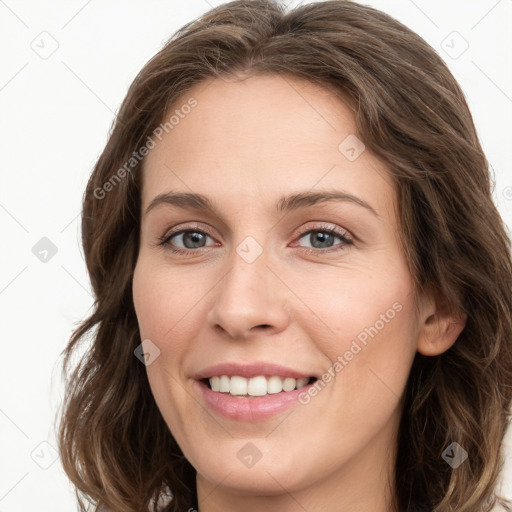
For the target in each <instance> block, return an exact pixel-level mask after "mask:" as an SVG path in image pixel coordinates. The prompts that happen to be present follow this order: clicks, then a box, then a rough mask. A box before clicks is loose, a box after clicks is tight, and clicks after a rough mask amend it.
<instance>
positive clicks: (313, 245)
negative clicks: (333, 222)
mask: <svg viewBox="0 0 512 512" xmlns="http://www.w3.org/2000/svg"><path fill="white" fill-rule="evenodd" d="M336 239H338V240H339V241H340V242H341V243H338V244H336ZM300 240H305V242H306V243H309V244H310V245H309V248H308V246H306V247H305V248H306V252H308V253H309V252H330V251H331V250H334V251H337V250H342V249H343V248H345V247H346V246H347V245H350V244H352V239H351V238H350V235H349V234H348V233H347V232H346V231H342V230H339V229H336V228H332V227H329V226H323V227H322V226H319V227H317V228H315V229H310V230H308V231H306V232H304V233H303V234H302V235H301V236H300V238H299V242H300ZM326 249H327V250H326Z"/></svg>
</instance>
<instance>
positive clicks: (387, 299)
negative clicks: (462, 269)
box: [302, 264, 418, 420]
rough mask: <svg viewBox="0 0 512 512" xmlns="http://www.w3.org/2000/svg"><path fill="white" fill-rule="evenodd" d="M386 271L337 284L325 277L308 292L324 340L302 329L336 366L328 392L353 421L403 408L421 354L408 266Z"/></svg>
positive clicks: (329, 371) (328, 373)
mask: <svg viewBox="0 0 512 512" xmlns="http://www.w3.org/2000/svg"><path fill="white" fill-rule="evenodd" d="M387 268H388V271H387V272H379V273H371V272H367V273H365V274H363V273H357V274H356V273H354V274H352V275H351V276H349V274H348V272H347V276H346V279H340V280H336V281H333V280H332V279H329V278H328V276H326V277H325V278H321V279H317V280H316V283H315V287H314V288H311V287H310V288H309V290H310V291H309V296H308V305H311V309H312V311H313V313H314V315H315V316H317V317H319V318H320V319H321V320H322V323H323V324H324V326H325V328H324V329H323V332H324V333H325V336H319V333H318V331H314V330H313V329H309V330H308V326H307V324H306V323H304V324H302V327H303V328H304V329H305V330H308V334H309V337H310V338H311V339H312V340H315V343H316V348H317V350H319V351H320V352H322V353H323V354H324V355H325V356H327V359H328V360H329V361H331V365H330V366H328V367H326V368H324V378H325V381H324V382H325V383H326V388H327V387H329V388H330V393H333V394H334V395H335V398H334V397H333V398H334V400H335V401H336V403H342V404H344V406H345V407H344V408H343V409H344V412H343V414H344V415H346V414H348V415H349V416H350V415H352V414H353V415H354V418H353V419H354V420H356V417H357V416H358V415H359V420H360V415H361V414H363V415H366V414H368V412H369V411H372V412H375V413H377V412H378V411H380V413H382V414H383V415H387V414H389V413H390V412H391V411H392V410H393V409H394V408H395V407H396V405H398V400H399V397H400V396H401V395H402V393H403V390H404V389H405V385H406V382H407V377H408V375H409V371H410V367H411V365H412V361H413V359H414V355H415V353H416V339H417V334H418V333H417V326H416V324H415V321H414V318H415V317H414V300H413V298H414V295H413V293H412V289H413V284H412V280H411V278H410V275H409V273H408V270H407V267H405V266H402V265H400V266H399V265H396V264H395V266H394V267H393V266H391V265H389V266H388V267H387ZM311 289H314V290H316V291H315V292H314V293H312V292H311ZM303 293H306V283H304V292H303ZM314 325H315V326H317V327H318V321H316V322H314ZM363 409H364V410H363ZM380 419H381V420H382V419H383V418H382V417H381V418H380Z"/></svg>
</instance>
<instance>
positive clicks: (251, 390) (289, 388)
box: [200, 375, 318, 399]
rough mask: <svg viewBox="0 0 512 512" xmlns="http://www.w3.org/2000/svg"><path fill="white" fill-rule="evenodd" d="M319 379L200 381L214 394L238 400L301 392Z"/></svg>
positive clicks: (227, 378)
mask: <svg viewBox="0 0 512 512" xmlns="http://www.w3.org/2000/svg"><path fill="white" fill-rule="evenodd" d="M317 380H318V379H317V377H303V378H298V379H295V378H292V377H280V376H277V375H270V376H264V375H259V376H256V377H252V378H244V377H241V376H238V375H233V376H228V375H218V376H212V377H207V378H204V379H200V382H201V384H202V385H204V386H206V387H207V388H208V389H209V390H211V391H213V392H214V393H220V394H223V395H227V396H231V397H237V398H251V399H255V398H261V397H268V396H272V395H283V394H287V393H291V392H293V391H296V390H299V389H301V388H304V387H306V386H309V385H311V384H314V383H315V382H316V381H317Z"/></svg>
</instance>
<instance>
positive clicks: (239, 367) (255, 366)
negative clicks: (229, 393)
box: [194, 362, 314, 380]
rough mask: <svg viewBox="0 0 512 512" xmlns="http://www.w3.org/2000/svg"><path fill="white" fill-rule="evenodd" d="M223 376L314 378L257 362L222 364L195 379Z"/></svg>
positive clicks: (284, 367)
mask: <svg viewBox="0 0 512 512" xmlns="http://www.w3.org/2000/svg"><path fill="white" fill-rule="evenodd" d="M222 375H228V376H230V377H232V376H235V375H236V376H239V377H245V378H246V379H250V378H251V377H258V376H260V375H264V376H265V375H268V376H272V375H276V376H278V377H292V378H294V379H304V378H309V377H313V376H314V375H312V374H306V373H303V372H301V371H298V370H295V369H293V368H287V367H286V366H281V365H279V364H274V363H269V362H255V363H248V364H240V363H234V362H232V363H220V364H216V365H214V366H208V368H204V369H203V370H201V371H199V372H198V373H196V374H195V375H194V379H196V380H202V379H207V378H209V377H218V376H219V377H220V376H222Z"/></svg>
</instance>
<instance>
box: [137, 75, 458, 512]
mask: <svg viewBox="0 0 512 512" xmlns="http://www.w3.org/2000/svg"><path fill="white" fill-rule="evenodd" d="M192 96H193V97H194V98H195V99H196V100H197V102H198V105H197V106H196V107H195V108H194V109H193V110H192V111H191V113H190V114H188V115H187V116H185V117H184V119H181V120H180V122H179V125H177V126H175V127H174V128H173V130H171V131H169V133H168V134H165V135H164V137H163V139H162V141H161V142H159V143H158V144H157V146H156V147H155V148H154V149H153V150H152V151H151V152H150V154H149V155H148V157H147V159H146V161H145V168H144V176H143V191H142V211H143V215H142V219H141V241H140V253H139V257H138V261H137V265H136V268H135V273H134V279H133V297H134V304H135V309H136V313H137V318H138V322H139V327H140V333H141V339H142V340H144V339H150V340H151V341H152V342H153V343H154V344H155V345H156V346H157V347H158V348H159V349H160V355H159V357H157V358H156V359H155V360H154V362H153V363H152V364H150V365H148V366H147V375H148V379H149V382H150V385H151V389H152V392H153V394H154V397H155V400H156V403H157V404H158V407H159V409H160V411H161V413H162V415H163V418H164V419H165V421H166V423H167V425H168V426H169V428H170V430H171V432H172V434H173V436H174V437H175V438H176V440H177V442H178V443H179V445H180V447H181V449H182V451H183V453H184V454H185V456H186V457H187V459H188V460H189V461H190V462H191V464H192V465H193V466H194V467H195V469H196V470H197V488H198V499H199V510H200V512H220V511H222V512H226V511H239V510H244V511H245V512H253V511H261V510H266V512H277V511H279V512H292V511H293V512H295V511H304V510H307V511H308V512H315V511H324V512H325V511H333V512H334V511H337V512H339V511H350V512H358V511H368V510H372V511H376V512H380V511H385V510H394V508H393V506H392V505H390V503H391V502H392V494H391V491H390V490H389V489H390V486H392V483H393V464H394V462H393V457H394V452H395V448H396V446H395V437H396V433H397V429H398V425H399V418H400V412H401V397H402V396H403V393H404V389H405V386H406V381H407V377H408V374H409V371H410V368H411V364H412V361H413V358H414V355H415V353H416V351H419V352H421V353H423V354H425V355H436V354H440V353H442V352H444V351H445V350H447V349H448V348H449V347H450V346H451V345H452V344H453V343H454V342H455V340H456V339H457V337H458V335H459V334H460V332H461V330H462V329H463V327H464V319H462V318H452V317H450V316H448V315H446V314H444V313H443V308H442V307H441V306H440V305H439V304H436V302H435V301H434V300H433V298H432V297H430V296H418V295H417V294H415V293H414V284H413V280H412V277H411V275H410V272H409V269H408V265H407V261H406V259H405V256H404V254H403V252H402V250H401V248H400V243H399V231H398V227H397V217H396V210H397V202H396V201H397V199H396V191H395V189H394V184H393V181H392V180H391V177H390V176H389V174H388V172H387V170H386V167H385V165H384V164H383V163H382V162H380V161H379V160H378V159H377V158H376V157H375V155H373V154H372V153H371V151H370V150H369V149H366V150H364V151H363V152H362V154H361V155H360V156H359V157H358V158H357V159H356V160H354V161H350V160H349V159H347V158H346V157H345V155H344V154H342V152H340V151H339V150H338V146H339V144H340V143H341V142H342V141H343V140H344V139H345V138H346V137H347V136H348V135H350V134H355V133H357V131H356V127H355V120H354V115H353V113H352V111H351V110H350V108H349V107H348V106H347V105H346V104H344V103H343V102H341V100H340V99H338V98H335V97H334V96H333V95H332V94H331V93H329V91H327V90H325V89H323V88H320V87H318V86H315V85H313V84H311V83H308V82H304V81H301V80H298V79H295V78H289V77H286V78H285V77H283V76H274V75H271V76H252V77H245V78H244V79H243V80H238V81H235V80H230V81H224V80H220V79H216V80H212V81H210V82H208V83H202V84H197V85H195V86H194V88H193V89H191V90H190V91H188V92H187V93H186V94H185V95H184V96H183V97H182V98H181V99H180V100H179V101H177V102H176V105H175V106H174V107H173V108H179V106H180V105H182V104H184V103H185V102H186V101H187V100H188V99H189V98H190V97H192ZM326 190H338V191H341V190H342V191H345V192H347V193H349V194H352V195H354V196H357V197H358V198H360V199H362V200H364V201H366V202H367V203H368V204H369V205H370V206H371V207H372V208H373V209H374V210H375V213H373V212H372V211H370V210H369V209H367V208H364V207H362V206H360V205H358V204H356V203H355V202H351V201H334V202H325V203H321V204H315V205H312V206H303V207H301V208H299V209H297V210H294V211H290V212H286V213H278V212H277V211H276V210H275V207H276V204H277V202H278V201H279V199H280V198H281V196H283V195H288V194H292V193H296V192H303V191H306V192H307V191H311V192H320V191H326ZM169 191H175V192H178V191H179V192H196V193H200V194H204V195H206V196H208V198H210V200H211V201H212V202H213V203H214V205H216V207H217V209H218V212H217V214H211V213H206V212H203V211H199V210H195V209H193V208H180V207H177V206H173V205H169V204H160V205H158V206H156V207H155V208H153V209H151V210H150V211H149V212H148V213H147V214H146V213H145V212H146V209H147V207H148V205H149V204H150V202H151V201H152V200H153V198H155V197H156V196H157V195H158V194H161V193H165V192H169ZM194 223H199V224H200V225H199V226H196V225H195V224H194ZM319 223H320V224H321V226H320V227H319V226H318V225H319ZM325 225H328V227H332V228H334V229H338V230H339V231H340V232H341V233H345V234H347V235H348V236H350V238H351V239H352V243H351V244H346V243H343V241H342V240H341V239H340V238H338V237H337V236H334V237H333V238H332V239H330V240H331V242H327V243H325V242H324V244H323V245H321V244H320V245H318V244H317V245H316V246H315V245H313V244H314V243H315V235H318V232H320V233H324V232H323V231H322V227H325ZM171 228H173V229H174V228H176V229H182V228H183V229H184V228H188V229H191V231H192V232H195V231H197V230H198V229H199V231H201V232H204V233H207V235H208V236H207V237H206V243H205V244H203V245H205V246H203V247H202V248H199V249H194V246H193V245H190V241H187V240H186V239H185V238H184V237H183V236H181V235H178V236H176V237H174V238H173V239H172V240H171V241H169V242H168V245H172V246H174V247H175V248H177V249H180V248H182V249H183V248H185V247H186V248H189V250H190V251H196V252H195V253H193V254H176V253H173V252H171V251H170V250H169V249H166V248H165V247H163V246H159V245H158V242H159V239H160V238H161V237H164V235H166V234H168V233H169V232H170V231H171ZM315 229H316V230H317V231H314V230H315ZM311 231H313V232H312V233H311ZM247 236H251V237H253V238H254V239H255V240H256V241H257V242H258V244H259V245H260V246H261V248H262V250H263V252H262V253H261V255H260V256H259V257H258V258H256V259H255V261H253V262H252V263H248V262H247V261H246V260H245V259H244V258H242V257H241V256H240V255H239V254H238V253H237V251H236V249H237V247H238V246H239V245H240V244H241V243H242V241H244V239H245V238H246V237H247ZM324 236H325V235H324ZM312 239H313V240H312ZM184 244H188V245H186V246H185V245H184ZM315 247H316V249H315ZM308 249H313V251H315V252H314V253H308V252H307V251H308ZM396 303H399V305H400V306H401V311H400V312H399V313H397V314H396V316H395V317H394V318H393V319H392V320H390V321H389V322H387V323H385V326H384V328H383V329H381V330H380V331H379V332H378V334H377V335H376V336H375V337H374V338H373V339H370V341H369V342H368V344H367V345H366V346H364V348H363V349H362V350H361V351H360V352H359V353H357V354H356V355H354V357H353V359H352V360H350V361H349V362H348V364H347V365H346V366H344V367H343V369H342V370H341V371H339V372H337V373H336V377H335V378H334V379H332V380H331V381H330V382H328V383H327V385H326V386H325V388H324V389H322V390H321V391H320V392H319V393H318V395H317V396H315V397H314V398H312V399H311V401H310V403H308V404H307V405H302V404H299V403H297V404H296V405H294V406H293V407H292V408H290V409H287V410H286V411H284V412H283V413H282V414H279V415H277V416H275V417H272V418H270V419H267V420H265V421H255V422H240V421H235V420H230V419H227V418H224V417H222V416H219V415H217V414H216V413H214V412H212V411H211V410H209V409H208V408H207V406H206V405H205V403H204V402H203V400H202V397H201V395H200V394H199V393H198V392H197V390H196V389H195V386H194V380H193V379H192V376H193V375H194V374H195V373H196V372H198V371H199V370H201V369H203V368H205V367H207V366H210V365H212V364H216V363H220V362H225V361H237V362H251V361H262V360H264V361H271V362H275V363H278V364H283V365H286V366H291V367H293V368H296V369H298V370H302V371H304V372H306V373H307V374H311V375H318V374H322V373H323V372H326V371H328V369H329V367H332V362H333V361H336V360H337V358H338V356H343V354H344V353H345V352H346V351H347V350H348V349H349V348H350V346H351V343H352V341H353V340H355V339H356V337H357V336H358V335H359V334H360V333H361V332H362V331H364V329H365V328H368V327H370V326H374V325H375V323H376V321H377V320H379V319H380V318H381V315H382V314H385V313H386V311H388V310H389V309H390V308H392V305H393V304H396ZM247 442H251V443H252V444H253V445H254V446H255V447H256V448H257V449H258V450H259V452H261V455H262V456H261V459H260V460H259V461H258V462H257V463H256V464H255V465H254V466H252V467H250V468H248V467H246V466H245V465H244V464H242V463H241V461H240V460H239V458H238V457H237V453H238V451H239V450H240V449H241V448H242V447H243V446H244V445H246V443H247ZM391 488H392V487H391Z"/></svg>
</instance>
